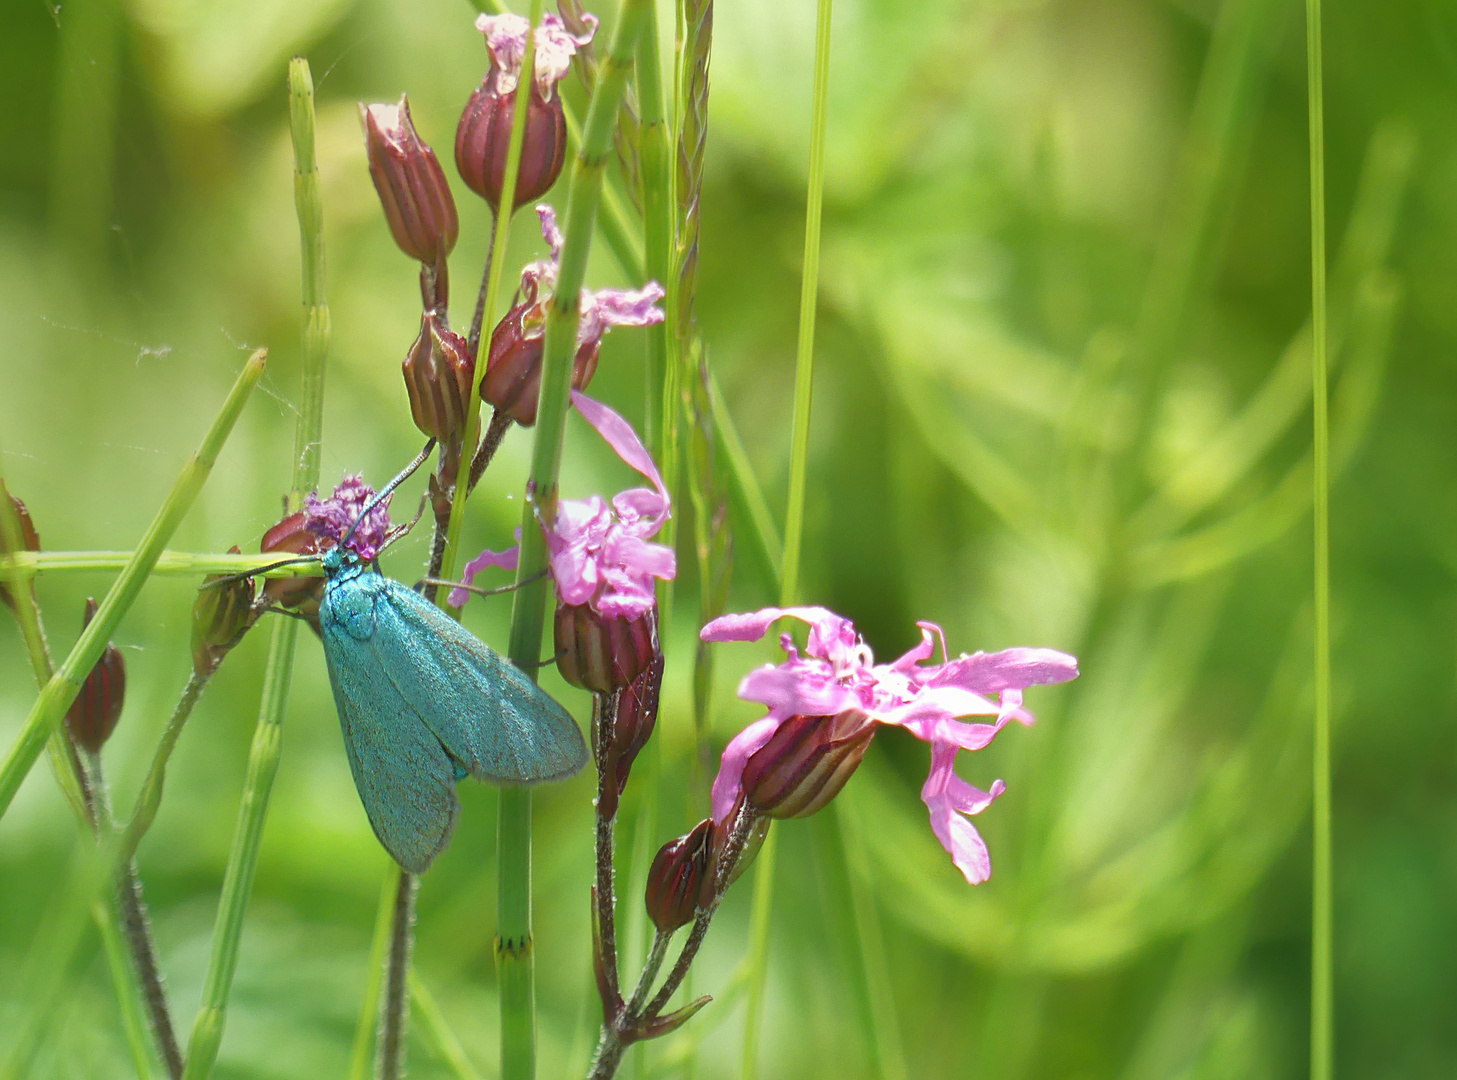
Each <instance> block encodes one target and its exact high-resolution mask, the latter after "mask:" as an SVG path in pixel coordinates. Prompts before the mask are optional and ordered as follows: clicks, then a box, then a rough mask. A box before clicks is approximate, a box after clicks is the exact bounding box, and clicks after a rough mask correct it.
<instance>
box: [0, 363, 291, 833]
mask: <svg viewBox="0 0 1457 1080" xmlns="http://www.w3.org/2000/svg"><path fill="white" fill-rule="evenodd" d="M267 355H268V353H267V351H266V350H264V349H259V350H258V351H257V352H255V353H254V354H253V355H252V356H251V357H249V358H248V362H247V363H246V364H244V365H243V370H242V372H241V373H240V374H239V375H238V379H237V381H236V382H235V383H234V384H233V388H232V390H231V391H229V392H228V396H227V399H226V400H225V401H224V402H223V407H222V411H221V412H219V413H218V415H217V418H216V419H215V420H214V421H213V424H212V427H211V428H210V429H209V430H208V433H207V435H206V436H204V438H203V440H202V444H201V445H200V446H199V447H198V448H197V450H196V452H195V453H194V454H193V455H192V459H191V460H190V461H188V463H187V465H186V466H184V467H183V470H182V473H181V475H180V476H178V478H177V482H176V483H175V484H174V485H173V487H172V491H171V492H170V493H169V494H168V495H167V499H166V501H165V502H163V504H162V508H161V509H160V510H158V511H157V516H156V517H155V518H154V519H153V520H152V524H151V525H150V526H149V527H148V528H147V531H146V533H145V534H144V535H143V536H142V539H141V542H140V543H139V544H138V545H137V549H136V551H135V552H134V553H133V554H132V557H131V558H130V559H129V560H128V561H127V564H126V566H125V567H124V568H123V569H122V571H121V573H120V574H119V575H117V579H116V581H115V582H114V583H113V584H112V586H111V589H110V590H109V591H108V592H107V594H106V597H105V599H103V600H102V601H101V607H100V608H99V609H98V610H97V612H96V617H95V618H94V619H92V620H91V622H90V624H89V625H88V626H87V627H86V629H85V630H83V631H82V632H81V637H80V639H79V640H77V642H76V645H75V647H74V648H72V649H71V652H70V655H68V656H67V657H66V659H65V661H64V662H63V663H62V664H61V666H60V668H59V669H58V670H57V671H56V674H55V675H54V676H53V677H52V678H51V680H50V681H49V682H48V683H46V686H45V689H44V690H42V691H41V693H40V696H39V697H38V698H37V699H36V702H35V705H34V706H33V707H32V708H31V711H30V715H29V716H27V717H26V720H25V724H24V726H23V727H22V728H21V730H20V734H19V736H17V737H16V740H15V742H14V744H13V745H12V746H11V747H10V750H9V751H8V752H7V753H6V755H5V760H4V762H3V763H0V817H3V816H4V814H5V811H6V810H8V809H9V808H10V803H11V800H13V799H14V798H15V793H16V792H17V791H18V790H19V789H20V784H21V782H22V781H23V780H24V779H25V777H26V775H27V774H28V773H29V772H30V768H31V766H32V765H34V764H35V759H36V758H37V757H38V756H39V755H40V752H41V748H42V747H44V746H45V744H46V740H47V739H49V738H50V736H51V732H53V731H54V730H56V726H57V725H58V724H59V723H60V722H61V718H62V717H63V716H64V715H65V714H66V710H67V709H68V708H70V706H71V702H72V701H74V700H75V699H76V695H77V694H78V693H80V691H81V685H82V683H83V682H84V681H85V679H86V676H87V675H88V674H90V672H91V669H92V667H94V666H95V664H96V661H97V660H98V659H99V658H100V657H101V653H102V651H103V650H104V649H105V648H106V643H107V641H108V640H110V638H111V635H112V633H113V632H114V631H115V630H116V627H117V624H118V623H119V622H121V619H122V616H123V615H125V614H126V612H127V610H128V609H129V608H130V607H131V605H132V603H133V602H134V601H135V600H136V598H137V596H138V594H139V593H140V592H141V589H142V586H143V585H144V584H145V583H146V580H147V576H148V574H150V573H151V571H152V566H153V564H155V563H156V561H157V556H158V555H160V554H161V552H162V548H163V547H164V546H165V545H166V543H167V541H168V540H169V539H170V538H171V536H172V534H173V532H175V531H176V529H177V526H178V525H179V524H180V523H181V521H182V518H183V516H184V515H185V514H186V513H187V511H188V509H189V508H190V507H191V506H192V503H193V500H195V499H196V498H197V495H198V492H200V491H201V490H202V486H203V484H205V483H206V482H207V477H208V473H210V472H211V471H212V467H213V463H214V462H215V461H217V456H218V452H219V451H220V450H221V449H222V447H223V443H224V442H226V441H227V438H228V435H229V434H230V433H231V432H232V430H233V425H234V423H236V422H237V419H238V415H239V414H240V413H241V412H242V411H243V406H244V405H245V404H246V403H247V401H248V397H249V395H250V394H251V393H252V391H253V387H254V386H256V385H257V383H258V380H259V378H261V377H262V375H263V367H264V364H265V362H266V359H267Z"/></svg>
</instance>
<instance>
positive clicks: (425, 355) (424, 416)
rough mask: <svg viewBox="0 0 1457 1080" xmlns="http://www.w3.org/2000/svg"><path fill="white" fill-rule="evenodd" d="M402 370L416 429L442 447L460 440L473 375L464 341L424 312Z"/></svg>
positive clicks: (433, 315)
mask: <svg viewBox="0 0 1457 1080" xmlns="http://www.w3.org/2000/svg"><path fill="white" fill-rule="evenodd" d="M403 366H404V372H405V390H406V391H407V392H408V393H409V395H410V415H411V416H412V417H413V418H414V420H415V426H416V427H417V428H419V429H420V430H421V431H422V432H424V433H425V434H426V435H429V436H431V437H432V438H436V439H439V440H440V441H441V442H442V443H447V442H449V441H450V440H451V439H453V438H457V437H459V435H460V433H461V432H462V431H463V430H464V428H465V410H466V405H467V403H468V401H469V399H470V390H471V380H472V379H473V378H474V377H475V372H476V365H475V361H474V360H472V359H471V358H470V354H469V351H468V350H467V348H466V342H465V338H463V337H461V336H460V335H459V334H457V333H455V332H454V331H452V330H450V329H449V328H447V327H446V326H445V324H444V323H443V322H441V320H440V317H439V316H438V315H437V314H436V313H435V312H433V311H427V312H425V314H424V315H423V316H421V318H420V336H419V337H417V338H416V339H415V344H413V345H411V346H410V351H409V353H408V354H407V355H406V356H405V363H404V365H403Z"/></svg>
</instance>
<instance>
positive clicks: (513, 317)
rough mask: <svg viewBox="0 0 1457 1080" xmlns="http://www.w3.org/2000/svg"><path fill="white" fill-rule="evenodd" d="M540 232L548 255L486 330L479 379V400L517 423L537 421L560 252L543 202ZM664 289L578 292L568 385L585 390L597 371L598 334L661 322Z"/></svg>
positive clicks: (529, 270)
mask: <svg viewBox="0 0 1457 1080" xmlns="http://www.w3.org/2000/svg"><path fill="white" fill-rule="evenodd" d="M536 213H537V216H538V217H540V219H541V232H542V235H543V236H544V237H545V238H546V242H547V244H548V245H549V246H550V248H551V258H550V259H539V260H537V261H536V262H533V263H529V264H527V266H526V268H525V269H523V270H522V271H521V299H520V300H519V301H518V302H517V304H516V305H515V306H514V307H512V308H511V310H510V311H508V312H506V314H505V315H504V316H502V318H501V321H500V322H499V323H497V324H496V327H495V329H494V330H492V331H491V344H490V348H489V350H488V351H487V358H486V372H485V375H484V376H483V377H482V379H481V400H482V401H487V402H490V404H491V405H492V406H493V407H495V408H496V409H497V410H498V411H500V412H504V413H505V414H506V415H507V416H509V417H511V419H513V420H515V421H516V422H517V423H519V424H524V425H527V426H529V425H531V424H534V423H535V422H536V405H537V398H538V395H539V394H540V391H541V356H542V346H543V344H544V335H545V332H546V309H547V304H548V303H550V301H551V298H552V294H553V292H554V291H555V289H556V281H557V268H558V264H559V263H560V260H561V254H562V233H561V230H560V229H558V228H557V224H556V213H555V211H553V210H552V208H551V207H550V206H548V205H547V204H545V203H542V204H541V205H539V206H537V208H536ZM663 295H664V294H663V288H662V286H661V285H659V284H658V283H657V282H656V281H650V282H648V283H647V285H646V286H644V287H643V288H641V289H598V290H597V291H596V292H591V291H588V290H585V289H584V290H583V291H582V294H581V300H580V307H579V310H580V313H581V320H580V321H579V322H578V324H577V351H576V354H575V355H574V357H573V360H572V389H573V390H585V389H586V388H587V384H588V383H589V382H591V380H592V376H593V375H594V374H595V373H596V371H597V357H598V354H599V352H600V349H601V344H602V337H603V335H604V334H606V333H607V331H608V330H611V329H612V328H613V327H614V326H651V325H653V324H654V323H660V322H662V321H663V312H662V309H661V308H659V307H657V306H656V305H657V303H658V301H660V300H662V299H663Z"/></svg>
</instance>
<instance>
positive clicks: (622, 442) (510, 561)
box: [450, 390, 677, 619]
mask: <svg viewBox="0 0 1457 1080" xmlns="http://www.w3.org/2000/svg"><path fill="white" fill-rule="evenodd" d="M572 404H573V405H575V406H576V407H577V412H579V413H581V415H582V418H583V419H584V420H586V421H587V423H589V424H591V425H592V427H594V428H595V429H596V430H597V433H598V434H599V435H601V436H602V438H603V439H605V440H606V442H607V445H608V446H610V447H612V449H613V451H614V452H615V453H616V454H617V456H618V457H620V458H621V459H622V460H623V461H625V462H626V463H627V464H629V465H631V466H632V467H633V468H634V469H636V470H637V471H638V472H639V473H641V474H642V475H643V476H645V477H646V478H647V479H648V480H649V481H651V483H652V485H653V486H652V487H651V488H642V487H639V488H629V489H628V490H627V491H624V492H621V493H619V494H618V495H616V496H614V497H613V499H612V502H611V503H610V504H609V503H608V502H606V501H605V500H604V499H603V498H602V497H601V496H600V495H593V496H591V497H590V498H587V499H563V500H562V501H561V502H559V503H558V504H557V511H556V522H555V524H554V525H553V527H552V529H551V531H550V532H549V533H548V534H547V538H546V542H547V553H548V556H549V559H550V563H551V576H552V579H553V580H554V581H555V582H556V591H557V598H558V599H559V600H560V601H561V602H562V603H564V604H589V605H590V606H591V607H592V608H593V610H595V611H597V612H598V613H599V614H601V615H604V616H606V617H608V618H624V619H635V618H637V617H639V616H641V615H644V614H646V613H647V612H648V611H649V610H650V609H651V608H652V607H653V605H654V604H656V603H657V600H656V598H655V595H654V585H653V579H654V578H661V579H662V580H664V581H670V580H672V578H673V576H674V575H675V574H676V573H677V565H676V562H675V560H674V557H673V550H672V549H671V548H669V547H665V546H664V545H662V544H654V543H650V542H649V541H650V539H651V538H652V537H654V536H656V535H657V533H658V530H660V529H661V528H662V527H663V524H664V523H665V522H666V521H667V520H668V517H669V516H670V513H671V509H672V508H671V503H670V500H669V498H668V489H667V488H666V487H665V486H664V485H663V478H662V476H661V475H659V473H658V467H657V466H656V465H654V464H653V459H652V456H651V455H650V454H649V453H648V451H647V448H646V447H645V446H643V444H642V441H641V440H640V439H639V438H638V437H637V432H635V431H633V430H632V425H631V424H629V423H628V422H627V421H626V420H624V419H623V418H622V417H621V416H619V415H618V414H617V413H616V412H614V411H613V410H612V409H610V408H608V407H607V406H606V405H603V404H602V403H601V402H600V401H593V400H592V399H591V398H589V397H587V395H585V394H582V393H579V392H578V391H575V390H573V391H572ZM518 539H519V534H518ZM518 551H519V547H515V548H510V549H508V550H506V551H504V552H493V551H483V552H481V554H480V555H478V556H477V557H476V558H475V559H472V560H471V562H470V563H468V564H467V566H466V580H467V581H470V580H471V579H472V578H473V576H474V574H475V572H476V571H478V570H480V569H484V568H485V567H486V566H506V567H507V568H508V569H514V568H515V566H516V560H517V557H518ZM467 595H468V594H466V593H465V590H463V589H457V590H455V591H454V592H452V593H451V595H450V603H451V605H452V606H455V607H459V606H461V604H463V603H464V602H465V597H466V596H467Z"/></svg>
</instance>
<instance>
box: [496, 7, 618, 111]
mask: <svg viewBox="0 0 1457 1080" xmlns="http://www.w3.org/2000/svg"><path fill="white" fill-rule="evenodd" d="M585 18H586V23H587V30H586V32H585V33H582V34H573V33H572V32H571V31H570V30H568V29H567V26H566V24H565V23H564V22H562V17H561V16H560V15H558V14H556V13H555V12H548V13H547V14H546V15H544V16H543V17H542V20H541V25H540V26H539V27H538V28H537V30H536V42H535V46H536V63H535V65H534V66H535V69H536V72H535V74H536V92H537V93H538V94H540V95H541V97H542V99H543V100H545V99H547V98H549V97H551V96H552V95H553V94H554V93H556V85H557V83H559V82H561V81H562V79H563V78H564V77H565V76H566V74H567V70H568V69H569V68H570V67H571V66H572V57H574V56H576V55H577V50H578V49H579V48H581V47H582V46H583V45H586V44H587V43H588V42H590V41H591V40H592V37H593V35H594V34H596V32H597V16H595V15H590V14H589V15H586V16H585ZM476 29H477V30H479V31H480V32H481V33H482V34H483V35H484V36H485V39H486V49H487V50H488V51H489V52H490V54H491V74H489V75H487V77H486V78H487V80H488V81H491V80H494V89H495V90H496V92H497V93H500V94H509V93H512V92H513V91H515V89H516V86H517V84H518V83H519V82H520V81H521V65H522V63H523V62H524V61H525V59H526V35H527V34H528V33H530V31H531V20H530V19H527V18H526V17H525V16H523V15H515V14H511V13H510V12H508V13H506V14H504V15H477V16H476Z"/></svg>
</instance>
